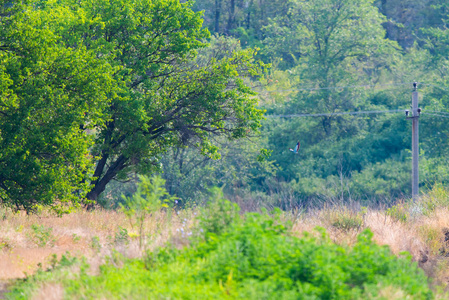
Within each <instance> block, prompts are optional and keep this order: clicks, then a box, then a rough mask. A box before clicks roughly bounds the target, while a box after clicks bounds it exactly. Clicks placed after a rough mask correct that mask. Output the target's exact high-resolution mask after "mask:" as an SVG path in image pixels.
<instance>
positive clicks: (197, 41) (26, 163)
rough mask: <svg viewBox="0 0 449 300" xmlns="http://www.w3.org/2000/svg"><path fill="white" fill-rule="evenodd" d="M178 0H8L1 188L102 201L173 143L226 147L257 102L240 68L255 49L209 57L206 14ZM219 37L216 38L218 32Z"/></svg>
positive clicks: (153, 165) (0, 43) (253, 120)
mask: <svg viewBox="0 0 449 300" xmlns="http://www.w3.org/2000/svg"><path fill="white" fill-rule="evenodd" d="M190 7H191V3H180V1H179V0H139V1H118V0H117V1H109V0H108V1H106V0H102V1H93V0H91V1H74V0H64V1H51V0H48V1H37V2H31V1H30V3H29V4H26V3H23V4H22V3H14V4H10V3H9V2H7V3H6V4H5V2H2V6H1V9H2V11H1V13H0V16H1V26H0V30H1V38H0V61H2V64H1V66H0V86H1V87H2V91H1V103H0V108H1V110H0V114H1V116H0V143H1V151H0V152H1V154H0V164H1V170H0V189H1V192H0V196H1V199H2V201H3V202H8V203H12V204H15V205H16V206H17V207H18V208H22V207H23V208H25V209H28V210H30V209H32V207H33V205H34V204H35V203H44V204H50V203H53V202H54V201H55V200H60V201H63V200H68V199H76V198H78V197H79V196H81V197H83V195H85V194H84V193H85V192H87V198H88V199H91V200H96V199H97V198H98V195H100V194H101V193H102V192H103V191H104V189H105V186H106V185H107V184H108V183H109V182H110V181H111V180H113V179H117V178H124V177H126V176H127V175H128V174H129V173H130V172H133V173H135V172H137V173H145V172H151V171H154V170H156V169H159V168H160V163H159V161H158V159H159V156H160V155H161V154H162V153H164V152H165V151H167V149H169V148H170V147H177V146H184V145H187V144H190V145H192V146H195V147H197V148H198V149H199V150H200V152H201V154H203V155H206V156H209V157H215V158H216V157H219V154H218V147H217V145H216V143H215V142H214V137H216V136H220V137H226V138H229V139H237V138H240V137H243V136H246V135H247V134H249V133H250V132H253V131H257V130H258V127H259V126H260V123H259V121H260V119H261V117H262V111H261V110H259V109H257V108H256V104H257V103H256V99H255V98H254V97H253V92H252V91H251V89H250V88H249V87H248V86H247V85H246V84H244V80H243V77H245V76H257V75H258V74H259V73H260V72H261V69H262V68H263V66H262V65H260V64H258V63H255V62H254V61H253V58H252V56H253V51H252V50H246V51H240V50H239V49H232V48H226V47H225V44H223V45H222V47H216V49H215V50H214V51H212V52H208V53H205V54H204V55H203V54H201V53H200V55H198V53H199V52H201V51H203V50H202V49H204V48H205V47H207V46H208V43H207V42H205V40H206V39H207V38H208V37H209V33H208V31H207V30H205V29H202V26H201V25H202V19H201V13H195V12H193V11H192V10H191V9H190ZM218 43H219V42H218Z"/></svg>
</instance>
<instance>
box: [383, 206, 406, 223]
mask: <svg viewBox="0 0 449 300" xmlns="http://www.w3.org/2000/svg"><path fill="white" fill-rule="evenodd" d="M386 214H387V216H390V217H391V218H392V219H393V220H395V221H400V222H407V220H408V219H409V218H410V205H409V204H408V203H406V202H399V203H398V204H396V205H394V206H392V207H390V208H389V209H387V211H386Z"/></svg>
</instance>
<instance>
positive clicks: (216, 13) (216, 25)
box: [215, 0, 222, 33]
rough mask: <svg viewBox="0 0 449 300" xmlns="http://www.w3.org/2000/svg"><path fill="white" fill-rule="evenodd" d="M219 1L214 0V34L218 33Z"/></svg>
mask: <svg viewBox="0 0 449 300" xmlns="http://www.w3.org/2000/svg"><path fill="white" fill-rule="evenodd" d="M221 1H222V0H215V32H216V33H219V32H220V14H221Z"/></svg>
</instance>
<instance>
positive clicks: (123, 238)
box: [114, 226, 129, 245]
mask: <svg viewBox="0 0 449 300" xmlns="http://www.w3.org/2000/svg"><path fill="white" fill-rule="evenodd" d="M114 243H115V244H116V245H128V244H129V235H128V230H127V229H126V228H123V227H121V226H119V227H118V231H117V232H116V233H115V237H114Z"/></svg>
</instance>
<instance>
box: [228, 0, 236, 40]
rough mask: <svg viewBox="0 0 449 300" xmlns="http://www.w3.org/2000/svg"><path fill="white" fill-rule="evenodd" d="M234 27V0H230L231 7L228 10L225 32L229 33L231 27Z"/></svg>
mask: <svg viewBox="0 0 449 300" xmlns="http://www.w3.org/2000/svg"><path fill="white" fill-rule="evenodd" d="M234 28H235V0H231V7H230V11H229V19H228V26H227V28H226V31H227V33H228V34H229V33H230V32H231V30H232V29H234Z"/></svg>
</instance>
